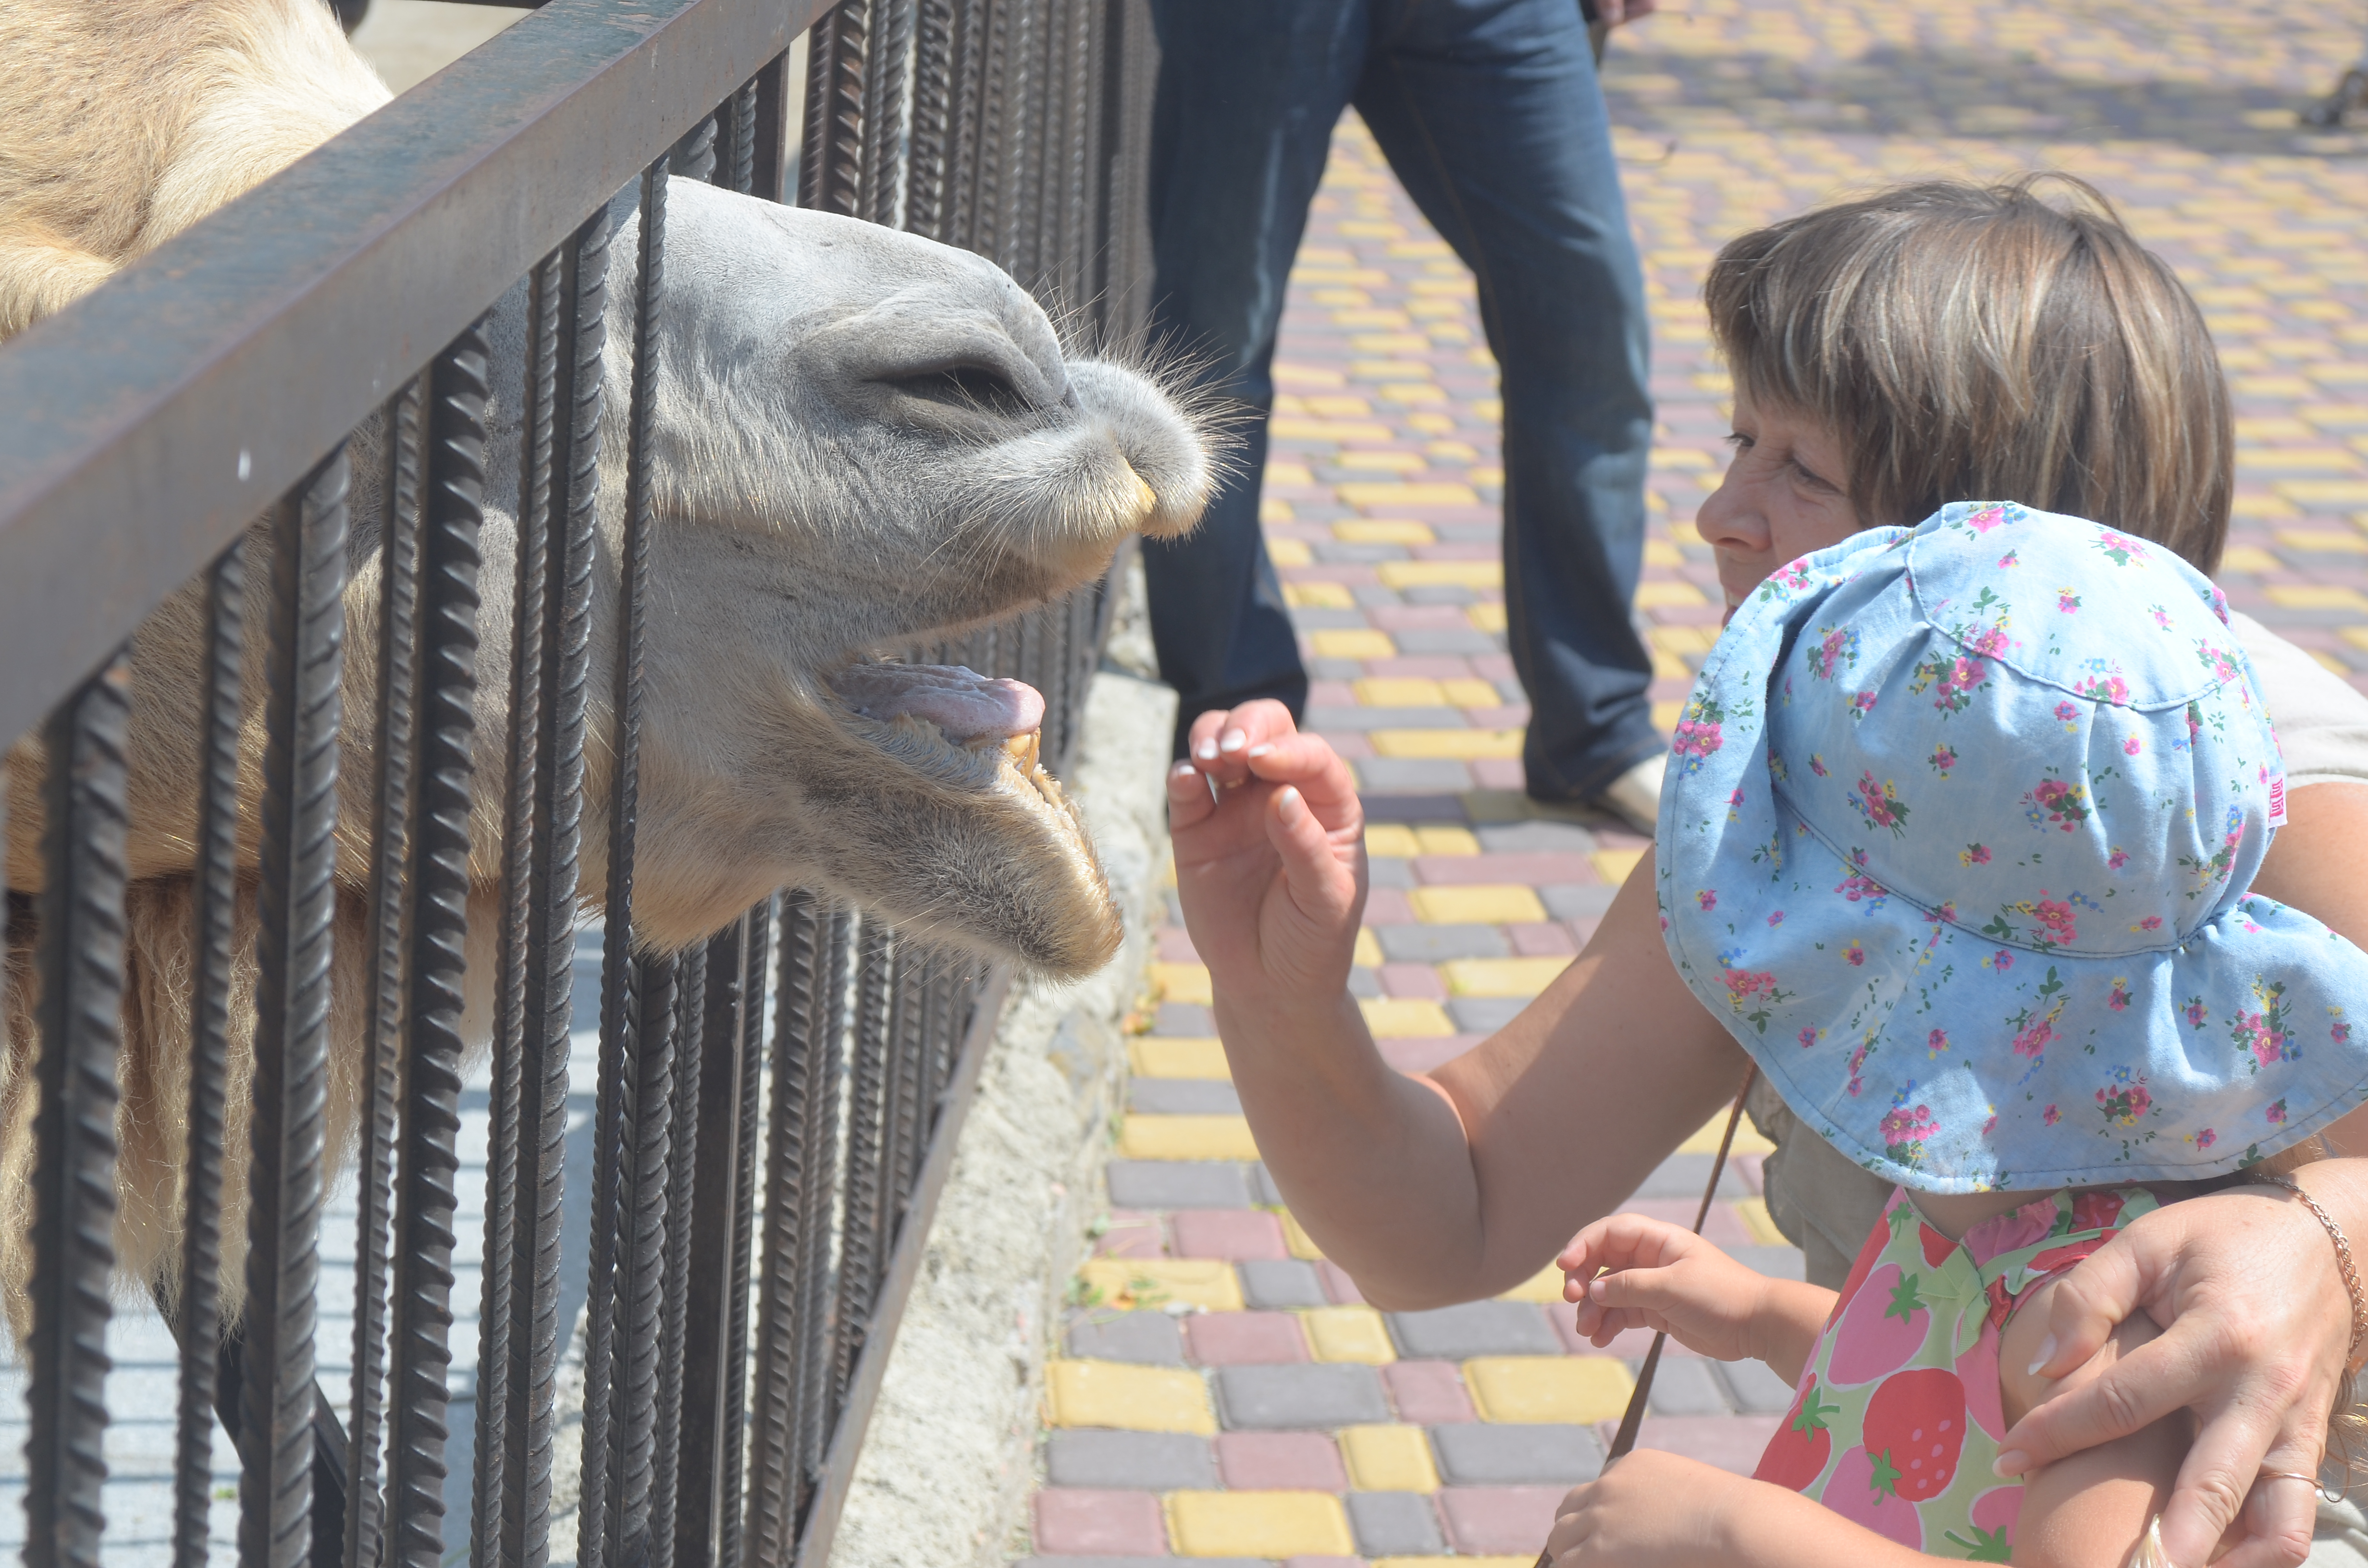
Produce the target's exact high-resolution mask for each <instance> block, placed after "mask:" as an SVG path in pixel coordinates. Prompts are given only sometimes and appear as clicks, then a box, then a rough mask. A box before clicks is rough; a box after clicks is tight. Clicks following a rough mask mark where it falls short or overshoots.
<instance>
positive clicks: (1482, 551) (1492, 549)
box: [1414, 476, 1505, 561]
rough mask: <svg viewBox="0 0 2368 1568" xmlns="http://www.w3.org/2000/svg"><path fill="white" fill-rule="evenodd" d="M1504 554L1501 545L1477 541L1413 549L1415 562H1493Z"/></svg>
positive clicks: (1442, 541) (1454, 542)
mask: <svg viewBox="0 0 2368 1568" xmlns="http://www.w3.org/2000/svg"><path fill="white" fill-rule="evenodd" d="M1442 477H1445V476H1442ZM1504 553H1505V551H1504V547H1503V546H1502V545H1500V544H1497V543H1495V542H1493V541H1491V542H1489V543H1486V544H1484V543H1482V542H1480V541H1479V540H1452V541H1451V540H1440V541H1439V542H1438V543H1437V544H1418V545H1416V546H1415V547H1414V558H1415V559H1416V560H1417V561H1495V560H1497V559H1498V558H1500V557H1501V556H1502V555H1503V554H1504Z"/></svg>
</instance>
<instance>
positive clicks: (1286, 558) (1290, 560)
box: [1259, 502, 1315, 566]
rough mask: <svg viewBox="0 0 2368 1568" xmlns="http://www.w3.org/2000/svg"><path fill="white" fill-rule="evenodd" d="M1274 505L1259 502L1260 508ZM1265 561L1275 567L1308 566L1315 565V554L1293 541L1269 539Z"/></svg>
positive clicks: (1300, 542)
mask: <svg viewBox="0 0 2368 1568" xmlns="http://www.w3.org/2000/svg"><path fill="white" fill-rule="evenodd" d="M1270 504H1275V503H1267V502H1260V503H1259V505H1260V506H1267V505H1270ZM1266 554H1267V559H1268V560H1269V561H1271V562H1274V563H1275V564H1276V565H1277V566H1308V565H1312V564H1314V563H1315V552H1314V551H1310V550H1309V549H1308V548H1307V546H1306V545H1305V544H1304V543H1303V542H1302V541H1300V540H1295V539H1270V540H1267V541H1266Z"/></svg>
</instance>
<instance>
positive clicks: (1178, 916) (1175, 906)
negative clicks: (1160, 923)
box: [1167, 888, 1184, 926]
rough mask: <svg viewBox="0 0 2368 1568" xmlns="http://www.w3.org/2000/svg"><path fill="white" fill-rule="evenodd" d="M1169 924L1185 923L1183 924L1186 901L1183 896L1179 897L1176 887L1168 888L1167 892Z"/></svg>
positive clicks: (1179, 924) (1178, 924)
mask: <svg viewBox="0 0 2368 1568" xmlns="http://www.w3.org/2000/svg"><path fill="white" fill-rule="evenodd" d="M1167 924H1169V925H1170V926H1181V925H1183V924H1184V901H1183V900H1182V899H1181V898H1179V897H1178V896H1177V894H1176V892H1175V890H1174V889H1172V888H1171V889H1169V890H1168V892H1167Z"/></svg>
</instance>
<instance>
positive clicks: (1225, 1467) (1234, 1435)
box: [1217, 1432, 1349, 1492]
mask: <svg viewBox="0 0 2368 1568" xmlns="http://www.w3.org/2000/svg"><path fill="white" fill-rule="evenodd" d="M1217 1473H1218V1474H1220V1475H1222V1476H1224V1481H1225V1484H1226V1485H1227V1486H1230V1487H1232V1488H1234V1490H1235V1491H1237V1492H1251V1491H1257V1492H1346V1491H1348V1490H1349V1472H1348V1471H1347V1470H1346V1469H1344V1468H1343V1467H1342V1465H1341V1463H1340V1449H1339V1445H1338V1444H1337V1443H1335V1442H1333V1440H1332V1439H1331V1437H1329V1436H1328V1435H1326V1434H1325V1433H1322V1432H1220V1433H1218V1434H1217Z"/></svg>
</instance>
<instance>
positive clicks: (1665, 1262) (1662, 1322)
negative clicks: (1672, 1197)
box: [1554, 1214, 1834, 1383]
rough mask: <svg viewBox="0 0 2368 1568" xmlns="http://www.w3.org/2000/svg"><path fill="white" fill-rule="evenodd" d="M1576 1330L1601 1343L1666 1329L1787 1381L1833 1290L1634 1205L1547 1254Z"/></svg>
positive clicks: (1793, 1377)
mask: <svg viewBox="0 0 2368 1568" xmlns="http://www.w3.org/2000/svg"><path fill="white" fill-rule="evenodd" d="M1554 1261H1555V1262H1556V1263H1558V1264H1559V1265H1561V1267H1562V1269H1563V1273H1564V1276H1565V1278H1564V1282H1563V1296H1564V1299H1565V1300H1566V1301H1576V1302H1577V1303H1578V1332H1579V1333H1581V1334H1583V1335H1587V1337H1588V1340H1589V1341H1590V1342H1592V1343H1593V1344H1595V1345H1597V1346H1606V1345H1609V1344H1611V1336H1612V1335H1616V1334H1618V1333H1620V1332H1621V1331H1622V1329H1628V1328H1650V1329H1666V1330H1668V1334H1669V1336H1670V1337H1671V1338H1673V1339H1675V1340H1676V1341H1677V1342H1678V1343H1679V1344H1680V1345H1682V1346H1685V1347H1686V1348H1687V1349H1689V1350H1691V1351H1693V1352H1694V1353H1695V1354H1697V1355H1702V1356H1708V1357H1711V1358H1713V1359H1715V1360H1720V1361H1745V1360H1754V1361H1765V1362H1767V1363H1768V1365H1769V1367H1770V1369H1773V1370H1774V1371H1775V1373H1776V1374H1777V1375H1778V1376H1779V1377H1781V1378H1782V1379H1784V1380H1785V1381H1787V1382H1793V1383H1797V1382H1799V1381H1801V1369H1802V1367H1803V1366H1804V1364H1806V1362H1807V1361H1808V1358H1809V1353H1810V1351H1811V1350H1813V1349H1815V1348H1816V1343H1817V1335H1818V1334H1819V1333H1820V1332H1822V1331H1823V1329H1824V1327H1825V1323H1826V1319H1827V1317H1828V1316H1830V1315H1831V1314H1832V1312H1833V1310H1834V1293H1833V1292H1832V1291H1831V1290H1820V1289H1818V1288H1817V1287H1816V1286H1815V1285H1804V1284H1802V1283H1801V1282H1800V1281H1799V1280H1796V1279H1773V1278H1769V1277H1768V1276H1767V1275H1765V1274H1761V1273H1759V1271H1757V1270H1756V1269H1751V1268H1747V1267H1744V1266H1743V1265H1742V1264H1740V1263H1737V1262H1736V1261H1735V1259H1733V1258H1731V1257H1729V1256H1727V1255H1726V1254H1725V1253H1724V1252H1722V1251H1720V1250H1719V1248H1718V1247H1717V1246H1716V1245H1715V1244H1713V1243H1710V1242H1706V1241H1704V1240H1702V1237H1700V1236H1697V1235H1695V1234H1693V1233H1691V1232H1690V1231H1682V1230H1679V1228H1678V1227H1677V1226H1675V1225H1671V1224H1668V1223H1665V1222H1664V1221H1659V1220H1648V1219H1646V1218H1645V1217H1644V1216H1643V1215H1641V1214H1614V1215H1612V1216H1611V1217H1610V1218H1609V1219H1604V1220H1598V1221H1596V1222H1595V1223H1593V1224H1592V1225H1589V1226H1588V1227H1587V1229H1585V1230H1583V1231H1581V1232H1579V1233H1578V1234H1577V1235H1576V1236H1574V1237H1572V1238H1571V1243H1570V1245H1568V1246H1567V1247H1565V1248H1564V1249H1563V1253H1562V1256H1560V1257H1558V1258H1556V1259H1555V1260H1554Z"/></svg>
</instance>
